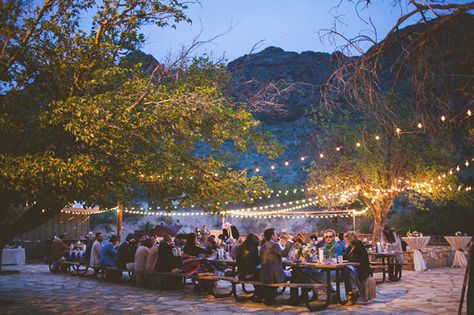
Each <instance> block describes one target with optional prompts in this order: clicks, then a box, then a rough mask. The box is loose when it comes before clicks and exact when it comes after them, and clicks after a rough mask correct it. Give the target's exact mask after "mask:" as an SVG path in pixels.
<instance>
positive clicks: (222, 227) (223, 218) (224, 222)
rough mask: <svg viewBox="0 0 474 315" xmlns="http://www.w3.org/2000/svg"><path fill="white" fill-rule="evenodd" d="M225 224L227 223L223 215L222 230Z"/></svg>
mask: <svg viewBox="0 0 474 315" xmlns="http://www.w3.org/2000/svg"><path fill="white" fill-rule="evenodd" d="M224 223H225V215H222V228H224Z"/></svg>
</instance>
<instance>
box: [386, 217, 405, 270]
mask: <svg viewBox="0 0 474 315" xmlns="http://www.w3.org/2000/svg"><path fill="white" fill-rule="evenodd" d="M382 242H385V244H387V245H388V250H389V251H394V252H398V253H400V254H399V255H397V256H395V262H396V265H395V270H394V266H393V265H392V264H390V265H389V266H388V268H389V269H388V274H389V275H391V276H393V277H395V278H397V277H398V274H399V273H400V272H401V270H402V264H403V260H404V255H403V250H402V241H401V240H400V237H399V236H398V235H397V233H395V230H394V229H393V228H392V227H391V226H390V225H389V224H385V225H384V227H383V231H382Z"/></svg>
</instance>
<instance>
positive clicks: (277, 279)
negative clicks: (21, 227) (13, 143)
mask: <svg viewBox="0 0 474 315" xmlns="http://www.w3.org/2000/svg"><path fill="white" fill-rule="evenodd" d="M392 231H393V230H392ZM389 234H390V233H388V234H387V233H386V235H385V238H390V235H389ZM393 235H395V234H394V233H393ZM395 236H396V235H395ZM396 240H398V237H396ZM68 249H69V247H68V246H66V245H65V244H64V243H63V241H62V239H61V238H57V239H55V241H53V244H52V252H53V258H56V259H57V258H58V257H60V256H61V254H62V253H65V252H67V250H68ZM321 254H323V255H324V262H325V263H329V264H330V263H335V262H336V261H338V260H340V259H342V258H343V259H344V260H345V261H348V262H357V263H359V264H358V265H357V266H351V265H348V266H347V267H344V269H343V271H342V278H343V281H344V285H345V290H346V295H347V299H348V303H349V304H353V303H355V302H356V300H357V298H358V297H359V296H360V291H361V289H360V287H361V283H364V281H365V280H366V279H367V278H368V277H369V273H370V267H369V258H368V253H367V250H366V246H365V244H364V243H363V242H362V241H361V240H358V239H357V237H356V235H355V233H354V232H346V233H339V235H337V234H336V232H335V231H334V230H332V229H327V230H325V231H324V233H323V237H322V238H321V237H318V235H311V236H310V237H309V238H307V237H305V236H304V235H303V234H296V235H290V234H288V233H280V234H278V235H277V234H276V233H275V230H274V229H273V228H270V229H266V230H265V231H264V233H262V234H259V235H257V234H252V233H250V234H248V235H246V236H245V237H244V236H240V235H239V233H238V231H237V229H236V228H235V227H234V226H230V224H227V223H226V225H225V227H224V229H223V233H222V234H221V235H219V236H218V237H215V236H213V235H210V233H209V231H208V230H207V228H205V227H204V228H202V229H198V228H196V229H195V232H193V233H188V234H177V235H176V236H175V237H174V238H173V237H171V236H170V235H168V234H165V235H163V236H162V237H159V238H157V237H155V236H148V235H142V236H137V235H132V234H130V235H128V236H127V237H126V239H125V241H124V242H122V243H121V244H118V238H117V236H116V235H111V236H110V237H109V239H108V240H105V239H104V236H103V234H102V233H100V232H98V233H96V234H95V237H90V238H89V239H88V242H87V247H86V250H85V253H84V257H83V258H84V259H85V260H86V261H88V262H89V266H90V267H92V268H94V269H95V270H98V269H100V268H104V267H116V268H117V269H128V270H131V269H133V270H134V272H135V273H136V284H137V285H139V286H147V282H148V281H149V280H150V277H149V276H147V274H146V271H148V272H153V271H158V272H171V273H182V274H187V275H192V274H198V273H203V272H212V273H224V274H225V273H226V272H229V270H231V269H229V266H228V265H227V264H226V263H225V260H235V261H236V264H237V273H238V277H239V278H240V279H241V280H252V281H260V282H262V283H282V282H286V281H295V282H298V283H321V284H326V283H327V275H328V274H327V272H326V271H325V270H321V269H317V268H298V270H299V272H298V273H297V274H296V273H295V274H293V275H292V274H291V272H290V271H289V270H286V269H285V267H284V264H283V262H284V261H296V262H300V261H301V260H306V261H322V259H321V260H320V258H321V257H318V255H319V256H320V255H321ZM223 260H224V261H223ZM121 274H122V273H121V272H117V274H116V275H114V273H113V272H110V273H108V276H109V277H115V276H116V277H120V276H121ZM330 276H331V278H333V277H335V274H332V273H331V274H330ZM255 289H256V291H255V293H256V294H255V295H254V300H255V301H256V302H262V301H263V302H264V303H266V304H269V305H272V304H274V303H275V298H276V295H277V291H276V288H272V287H266V286H261V287H256V288H255ZM330 290H331V292H332V294H334V295H335V290H334V288H332V287H331V288H330ZM301 291H302V292H301V294H299V293H297V294H296V296H294V294H292V298H291V299H290V303H292V304H298V303H299V302H302V301H306V300H307V299H317V298H318V296H317V292H312V296H311V298H310V297H309V293H310V291H308V290H306V289H303V290H301ZM331 297H332V296H330V297H328V298H331Z"/></svg>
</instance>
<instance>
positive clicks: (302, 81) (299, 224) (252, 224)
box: [126, 15, 474, 232]
mask: <svg viewBox="0 0 474 315" xmlns="http://www.w3.org/2000/svg"><path fill="white" fill-rule="evenodd" d="M459 19H460V20H459V21H458V22H459V23H460V24H457V25H461V26H463V27H462V29H461V30H460V28H459V27H454V28H453V27H452V26H448V27H446V28H445V29H444V30H443V31H442V32H440V36H439V38H440V40H441V41H456V42H458V43H461V44H462V45H463V46H464V47H466V41H467V43H468V44H469V43H470V44H471V48H472V43H473V42H474V39H473V34H474V27H473V26H474V17H473V16H472V15H463V16H461V17H460V18H459ZM469 25H471V26H469ZM424 27H425V26H423V25H422V24H417V25H415V26H410V27H408V28H407V29H405V30H401V32H405V31H408V30H409V31H415V32H416V31H417V30H419V29H422V28H424ZM449 33H452V34H455V36H449ZM468 46H469V45H468ZM391 51H392V53H389V54H388V55H385V56H384V58H383V62H382V64H383V68H384V69H382V73H383V77H384V78H383V80H386V82H389V81H390V80H391V79H392V78H393V74H392V73H390V69H391V65H392V64H393V60H394V58H397V56H398V55H399V53H400V47H397V46H395V47H393V49H392V50H391ZM335 54H337V53H335ZM335 54H327V53H319V52H311V51H307V52H302V53H295V52H286V51H284V50H283V49H281V48H277V47H268V48H265V49H264V50H262V51H260V52H257V53H253V54H251V55H245V56H242V57H240V58H238V59H236V60H233V61H231V62H229V63H228V65H227V68H228V70H229V72H230V73H231V84H230V87H231V88H230V93H231V94H232V95H233V96H234V97H235V98H236V99H237V100H240V101H243V100H247V99H249V98H250V99H251V102H250V104H249V105H250V107H252V108H253V109H254V115H255V117H256V118H257V119H258V120H260V121H261V123H262V124H261V128H263V129H264V130H266V131H270V132H271V133H272V134H273V135H274V137H275V139H276V140H277V141H278V142H280V143H281V144H283V145H285V147H286V149H285V152H284V153H283V155H282V156H280V157H279V158H278V159H277V160H276V161H270V160H268V159H267V158H265V157H262V156H260V155H258V154H256V153H252V152H250V153H248V154H245V155H241V156H240V157H239V162H238V163H237V165H235V167H238V168H241V169H248V170H249V174H250V175H253V171H254V170H255V167H259V168H260V170H261V171H260V172H259V174H258V175H260V176H263V177H264V179H265V180H266V182H267V184H268V185H269V187H271V188H273V189H286V188H297V187H302V186H303V184H304V182H305V179H306V176H307V168H308V167H309V165H310V162H311V160H312V159H311V152H312V150H311V143H312V141H311V138H312V137H315V136H317V135H315V134H314V130H315V128H314V125H313V124H312V123H311V122H310V121H309V119H308V115H307V111H308V109H310V108H311V107H312V106H317V105H318V104H319V102H320V92H319V91H320V86H321V84H323V83H324V82H325V81H326V80H327V79H328V78H329V76H330V75H331V74H332V72H333V71H334V69H335V68H336V66H337V65H336V59H337V58H336V57H338V56H336V55H335ZM472 55H473V50H472V49H470V50H468V51H463V53H462V54H461V55H459V54H457V55H452V54H451V55H449V56H448V55H447V56H446V60H445V63H448V64H452V65H453V66H452V68H456V67H458V68H460V71H459V73H462V74H463V75H464V74H467V76H465V77H467V78H471V77H472V69H473V64H472V63H473V60H474V58H473V56H472ZM129 60H130V61H131V62H137V61H140V62H142V63H143V64H144V65H143V69H144V70H145V71H150V69H153V67H154V66H155V65H156V64H157V61H156V59H154V58H153V57H152V56H151V55H146V54H144V53H141V52H137V53H136V54H134V55H132V56H130V57H129ZM456 60H460V61H463V63H462V66H459V65H458V64H457V63H456V62H454V61H456ZM466 62H467V65H466ZM461 70H462V71H461ZM461 83H462V84H465V83H466V82H461ZM453 84H456V85H459V84H460V82H459V78H458V77H457V78H455V80H453ZM288 87H289V88H288ZM265 89H270V90H271V89H273V90H272V91H271V92H275V93H270V94H272V97H271V98H270V99H268V98H263V100H262V99H258V98H257V99H255V98H254V95H255V94H258V93H259V92H260V91H262V90H265ZM402 89H403V90H404V91H407V90H409V86H408V84H407V83H405V84H404V85H402ZM471 101H472V100H471ZM464 104H465V103H464ZM302 156H304V157H306V159H305V161H300V160H299V158H300V157H302ZM285 161H292V163H290V164H289V166H283V165H284V162H285ZM272 164H275V165H277V166H279V167H277V168H276V169H275V170H271V169H270V166H271V165H272ZM150 219H151V218H136V219H133V220H135V221H133V222H130V226H129V227H127V229H128V230H130V231H133V230H134V229H140V228H143V224H145V223H147V222H148V221H150V224H151V225H153V223H158V222H159V221H160V220H168V221H170V222H168V223H171V222H174V223H175V221H174V220H172V219H165V218H156V219H155V218H153V220H150ZM188 221H189V222H188ZM236 221H237V220H234V222H235V223H236V224H237V225H239V227H242V230H243V231H244V232H255V231H262V230H263V229H264V228H265V227H267V226H270V225H272V226H275V227H279V229H286V230H287V231H289V232H293V231H301V230H305V231H307V230H313V231H316V230H321V229H322V228H323V227H324V226H333V227H334V226H338V227H340V229H341V230H345V229H346V228H350V226H351V222H350V221H347V220H346V219H342V220H339V221H340V222H338V223H337V224H336V222H333V221H332V220H330V219H328V220H318V221H317V222H316V221H315V220H310V219H299V220H286V221H285V223H284V224H282V223H283V221H281V220H279V219H272V220H268V219H266V220H265V219H261V220H254V219H246V220H240V221H238V222H236ZM326 221H327V222H326ZM346 221H347V222H346ZM181 223H182V224H184V225H185V230H190V229H191V228H192V226H194V225H203V224H207V225H209V226H211V227H213V228H218V227H219V225H220V219H219V218H218V217H216V218H213V219H210V218H207V217H203V218H199V219H198V220H196V218H192V219H190V220H187V219H184V218H183V219H182V221H181ZM126 225H127V224H126ZM358 229H359V230H360V227H359V228H358Z"/></svg>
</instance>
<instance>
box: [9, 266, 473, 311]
mask: <svg viewBox="0 0 474 315" xmlns="http://www.w3.org/2000/svg"><path fill="white" fill-rule="evenodd" d="M4 269H15V268H13V267H8V268H4ZM463 276H464V269H457V268H456V269H454V268H438V269H433V270H431V271H427V272H423V273H415V272H413V271H406V272H405V273H404V275H403V278H402V280H401V281H400V282H396V283H390V282H387V283H384V284H380V285H378V286H377V298H376V299H374V300H372V301H370V302H369V303H364V304H363V305H361V304H356V305H354V306H335V305H332V306H330V308H328V309H327V310H325V311H322V312H319V314H349V313H350V314H384V315H385V314H456V312H457V308H458V305H459V304H458V303H459V297H460V292H461V287H462V282H463ZM64 313H70V314H86V313H87V314H124V313H134V314H182V313H188V314H192V315H198V314H206V315H211V314H212V315H214V314H305V313H307V309H306V308H305V307H292V306H287V305H283V304H281V303H280V304H279V305H278V306H275V307H270V306H266V305H264V304H256V303H252V302H244V303H236V302H235V301H234V300H233V299H232V298H223V299H215V298H213V297H209V296H206V295H198V294H195V293H193V291H192V289H191V288H186V289H185V290H184V291H179V292H169V291H156V290H151V289H144V288H138V287H133V286H132V285H130V284H128V283H123V284H112V283H105V282H103V281H102V280H94V279H91V278H80V277H74V276H70V275H67V274H52V273H50V272H49V270H48V267H47V266H45V265H27V266H25V268H24V269H23V270H22V272H21V273H19V274H13V275H0V314H35V315H36V314H64Z"/></svg>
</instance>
